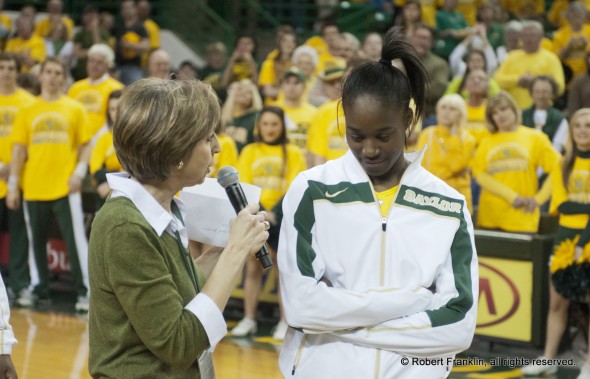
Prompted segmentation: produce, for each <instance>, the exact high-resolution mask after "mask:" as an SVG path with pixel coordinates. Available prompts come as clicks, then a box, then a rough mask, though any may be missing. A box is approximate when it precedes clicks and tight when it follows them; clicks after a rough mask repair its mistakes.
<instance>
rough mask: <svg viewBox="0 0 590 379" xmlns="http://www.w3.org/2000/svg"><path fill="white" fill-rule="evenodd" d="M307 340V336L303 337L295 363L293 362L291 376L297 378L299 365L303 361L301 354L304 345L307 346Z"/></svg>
mask: <svg viewBox="0 0 590 379" xmlns="http://www.w3.org/2000/svg"><path fill="white" fill-rule="evenodd" d="M306 339H307V334H304V335H303V338H302V339H301V342H300V343H299V348H298V349H297V355H296V356H295V362H293V369H292V370H291V376H295V370H296V369H297V366H298V365H299V361H300V360H301V354H302V353H303V345H304V344H305V340H306Z"/></svg>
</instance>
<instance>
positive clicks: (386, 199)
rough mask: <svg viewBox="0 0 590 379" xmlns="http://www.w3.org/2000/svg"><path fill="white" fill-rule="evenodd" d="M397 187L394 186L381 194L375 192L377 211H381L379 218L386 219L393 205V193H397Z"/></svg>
mask: <svg viewBox="0 0 590 379" xmlns="http://www.w3.org/2000/svg"><path fill="white" fill-rule="evenodd" d="M397 187H399V186H395V187H392V188H390V189H388V190H385V191H381V192H377V191H375V197H376V198H377V201H379V209H380V210H381V216H383V217H387V214H388V213H389V210H390V209H391V204H392V203H393V198H394V197H395V193H396V192H397Z"/></svg>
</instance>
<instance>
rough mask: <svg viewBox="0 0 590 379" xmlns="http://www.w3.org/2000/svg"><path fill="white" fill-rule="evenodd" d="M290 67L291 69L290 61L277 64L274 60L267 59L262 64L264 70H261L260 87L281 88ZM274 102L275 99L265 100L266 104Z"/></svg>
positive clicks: (266, 98)
mask: <svg viewBox="0 0 590 379" xmlns="http://www.w3.org/2000/svg"><path fill="white" fill-rule="evenodd" d="M277 63H278V64H277ZM289 67H291V61H290V60H287V61H281V62H277V61H276V60H274V59H266V60H265V61H264V62H263V63H262V68H261V69H260V75H259V76H258V86H259V87H260V88H262V87H264V86H266V85H272V86H279V85H280V84H281V80H282V79H283V75H284V73H285V71H286V70H287V69H288V68H289ZM272 100H273V99H270V98H268V97H265V98H264V102H265V104H270V103H271V102H272Z"/></svg>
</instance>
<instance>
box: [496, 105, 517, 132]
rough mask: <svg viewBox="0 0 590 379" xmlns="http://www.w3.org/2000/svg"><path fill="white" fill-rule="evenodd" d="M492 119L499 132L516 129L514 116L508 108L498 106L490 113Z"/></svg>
mask: <svg viewBox="0 0 590 379" xmlns="http://www.w3.org/2000/svg"><path fill="white" fill-rule="evenodd" d="M492 119H493V120H494V123H495V124H496V126H497V127H498V131H499V132H511V131H513V130H515V129H516V127H517V125H516V115H515V114H514V111H513V110H512V108H510V107H509V106H506V105H505V106H499V107H497V108H496V109H494V110H493V111H492Z"/></svg>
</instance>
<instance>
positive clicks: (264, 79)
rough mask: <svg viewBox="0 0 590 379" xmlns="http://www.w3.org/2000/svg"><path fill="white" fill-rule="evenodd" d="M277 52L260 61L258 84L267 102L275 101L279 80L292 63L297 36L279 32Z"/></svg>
mask: <svg viewBox="0 0 590 379" xmlns="http://www.w3.org/2000/svg"><path fill="white" fill-rule="evenodd" d="M277 45H278V46H277V48H278V54H276V55H275V56H274V57H271V58H267V59H266V60H265V61H264V62H263V63H262V68H261V69H260V77H259V78H258V86H259V87H260V88H261V90H262V94H263V95H264V102H265V103H266V104H269V103H270V102H272V101H275V100H276V99H277V97H278V95H279V91H280V89H281V88H280V87H281V80H282V79H283V76H284V74H285V71H286V70H287V69H288V68H289V67H291V65H292V61H291V59H292V57H293V52H294V51H295V48H296V47H297V37H296V35H295V33H294V32H284V33H281V34H280V37H279V39H278V41H277Z"/></svg>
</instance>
